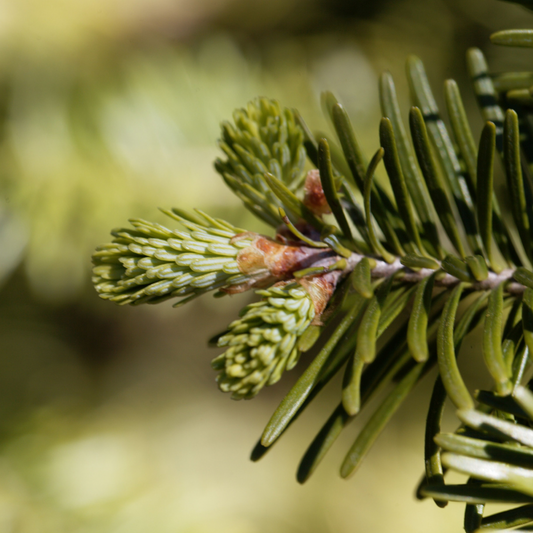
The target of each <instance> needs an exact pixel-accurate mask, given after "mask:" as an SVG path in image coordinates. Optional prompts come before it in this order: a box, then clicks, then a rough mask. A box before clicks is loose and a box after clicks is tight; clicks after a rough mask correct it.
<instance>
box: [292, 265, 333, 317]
mask: <svg viewBox="0 0 533 533" xmlns="http://www.w3.org/2000/svg"><path fill="white" fill-rule="evenodd" d="M341 277H342V271H340V270H333V271H332V272H326V273H325V274H320V275H318V276H313V277H312V278H302V279H300V280H299V283H300V285H302V287H303V288H304V289H305V290H306V291H307V292H308V293H309V296H311V300H312V301H313V305H314V306H315V318H314V320H313V322H312V324H313V325H317V326H319V325H322V322H321V321H320V315H321V314H322V313H323V312H324V309H325V308H326V306H327V305H328V302H329V300H330V298H331V297H332V296H333V293H334V292H335V288H336V287H337V283H338V282H339V279H340V278H341Z"/></svg>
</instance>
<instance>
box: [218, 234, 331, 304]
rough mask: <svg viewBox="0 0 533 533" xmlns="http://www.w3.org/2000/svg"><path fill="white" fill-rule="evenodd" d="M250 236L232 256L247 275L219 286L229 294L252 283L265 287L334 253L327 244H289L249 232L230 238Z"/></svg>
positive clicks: (234, 240) (255, 285)
mask: <svg viewBox="0 0 533 533" xmlns="http://www.w3.org/2000/svg"><path fill="white" fill-rule="evenodd" d="M254 236H255V238H254V240H253V241H252V243H251V244H250V245H249V246H247V247H246V248H243V249H242V250H241V251H240V252H239V253H238V254H237V257H236V260H237V264H238V266H239V270H240V271H241V272H242V273H243V274H245V275H246V276H248V279H247V280H246V281H244V282H243V283H241V284H239V285H232V286H231V287H227V288H224V289H222V290H223V291H225V292H227V293H229V294H234V293H238V292H243V291H246V290H248V289H250V288H252V287H256V288H262V287H267V286H269V285H271V284H273V283H275V282H276V281H283V280H287V279H290V278H292V275H293V273H294V272H296V271H297V270H302V269H304V268H308V267H309V266H311V265H313V264H315V263H316V262H317V261H320V260H322V259H327V258H330V257H331V258H333V257H335V254H334V252H333V251H332V250H330V249H328V248H311V247H307V246H291V245H287V244H282V243H280V242H276V241H274V240H272V239H269V238H268V237H264V236H263V235H259V234H256V233H251V232H246V233H240V234H238V235H236V236H235V237H234V238H233V239H232V242H236V241H238V240H240V239H244V238H246V239H250V238H251V237H254Z"/></svg>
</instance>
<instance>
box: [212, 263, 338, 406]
mask: <svg viewBox="0 0 533 533" xmlns="http://www.w3.org/2000/svg"><path fill="white" fill-rule="evenodd" d="M341 275H342V274H341V272H340V271H333V272H328V273H326V274H322V275H320V276H315V277H313V278H310V279H307V280H305V281H304V280H300V281H299V282H296V281H290V282H279V283H277V284H276V285H274V286H272V287H270V288H269V289H266V290H258V291H256V294H259V295H261V296H263V299H262V300H261V301H260V302H257V303H253V304H250V305H248V306H246V307H245V308H244V309H243V311H242V313H241V318H239V319H238V320H235V321H234V322H232V323H231V324H230V325H229V327H228V332H227V333H226V334H225V335H223V336H222V337H220V338H219V340H218V346H220V347H227V350H226V351H225V352H224V353H223V354H221V355H219V356H218V357H216V358H215V359H214V360H213V362H212V366H213V368H214V369H215V370H218V371H220V374H219V375H218V377H217V382H218V385H219V387H220V390H222V391H223V392H231V393H232V398H234V399H236V400H240V399H242V398H246V399H249V398H253V397H254V396H255V395H256V394H257V393H258V392H259V391H260V390H261V389H262V388H263V387H265V386H267V385H272V384H274V383H276V382H277V381H278V380H279V379H280V377H281V375H282V374H283V372H284V371H285V370H290V369H291V368H293V367H294V366H295V365H296V363H297V362H298V360H299V359H300V355H301V352H300V350H299V348H298V339H299V338H300V337H301V335H302V334H303V333H304V331H305V330H306V329H307V328H308V326H309V325H310V324H311V323H313V322H317V321H318V320H319V317H320V314H321V313H322V311H323V310H324V308H325V307H326V305H327V302H328V301H329V298H330V297H331V295H332V294H333V291H334V290H335V286H336V284H337V281H338V280H339V279H340V277H341Z"/></svg>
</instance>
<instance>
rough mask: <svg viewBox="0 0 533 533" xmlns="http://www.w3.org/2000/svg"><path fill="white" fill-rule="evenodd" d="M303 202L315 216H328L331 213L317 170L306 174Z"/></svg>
mask: <svg viewBox="0 0 533 533" xmlns="http://www.w3.org/2000/svg"><path fill="white" fill-rule="evenodd" d="M303 202H304V205H305V206H306V207H308V208H309V209H310V210H311V211H313V213H314V214H315V215H329V214H330V213H331V209H330V207H329V205H328V201H327V200H326V196H325V195H324V189H322V183H321V181H320V172H319V171H318V170H317V169H313V170H310V171H309V172H308V173H307V176H306V178H305V184H304V200H303Z"/></svg>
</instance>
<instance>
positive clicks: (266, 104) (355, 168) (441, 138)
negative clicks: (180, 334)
mask: <svg viewBox="0 0 533 533" xmlns="http://www.w3.org/2000/svg"><path fill="white" fill-rule="evenodd" d="M522 3H524V4H527V3H526V2H522ZM493 41H494V42H495V43H497V44H506V45H512V46H530V43H531V42H532V40H531V32H528V31H518V32H517V31H514V32H500V33H498V34H496V35H495V36H493ZM467 63H468V68H469V71H470V74H471V76H472V82H473V87H474V92H475V93H476V96H477V98H478V102H479V104H480V108H481V112H482V115H483V116H484V118H485V120H486V123H485V126H484V128H483V131H482V134H481V137H480V140H479V143H478V145H477V146H476V142H475V140H474V135H473V133H472V130H471V127H470V125H469V123H468V120H467V118H466V113H465V110H464V106H463V103H462V99H461V94H460V92H459V89H458V87H457V84H455V82H454V81H453V80H448V81H447V82H446V83H445V97H446V111H447V115H448V117H449V121H450V125H451V128H448V127H447V126H446V123H445V121H444V119H443V118H442V114H441V111H440V110H439V108H438V107H437V103H436V99H435V98H434V96H433V92H432V89H431V87H430V85H429V83H428V79H427V75H426V72H425V68H424V65H423V63H422V62H421V60H420V59H418V58H416V57H411V58H409V59H408V61H407V77H408V82H409V86H410V89H411V96H412V101H413V104H414V106H413V107H412V108H411V110H410V112H409V120H408V123H409V129H407V128H406V127H405V125H404V123H403V119H402V116H401V111H400V107H399V104H398V100H397V96H396V89H395V85H394V81H393V79H392V76H390V74H384V75H383V76H382V77H381V79H380V84H379V92H380V100H381V107H382V114H383V118H382V120H381V122H380V125H379V134H380V144H381V146H380V147H379V148H378V149H377V151H376V153H375V155H374V157H373V159H372V160H371V162H370V164H367V161H366V159H365V157H364V156H363V154H362V152H361V150H360V148H359V145H358V143H357V140H356V135H355V131H354V127H353V126H352V124H351V121H350V119H349V117H348V114H347V113H346V110H345V109H344V107H343V106H342V104H341V103H340V102H338V101H337V100H336V98H335V97H334V96H333V95H332V94H331V93H325V94H324V96H323V104H324V108H325V110H326V113H327V114H328V116H329V118H330V119H331V123H332V125H333V128H334V130H335V134H336V136H337V141H338V142H339V144H340V150H339V149H336V148H335V142H336V141H335V140H334V139H326V138H323V137H320V138H318V139H317V138H315V137H314V136H313V134H312V132H311V130H310V129H309V127H308V126H307V125H306V124H305V122H304V120H303V118H302V117H301V116H300V115H299V114H298V112H297V111H295V110H287V109H282V108H281V106H280V105H279V104H278V103H277V102H274V101H271V100H268V99H266V98H260V99H257V100H255V101H254V102H252V103H250V104H249V105H248V107H247V108H246V109H242V110H238V111H236V113H235V115H234V121H235V125H231V124H229V123H224V124H223V126H222V140H221V142H220V147H221V149H222V150H223V152H224V154H225V156H226V159H225V160H217V162H216V163H215V167H216V169H217V171H218V172H219V173H220V174H221V175H222V177H223V179H224V180H225V182H226V183H227V185H228V186H229V187H230V188H231V190H232V191H233V192H235V194H236V195H237V196H238V197H239V198H240V199H241V200H242V201H243V203H244V205H245V207H246V208H247V209H249V210H250V211H252V212H253V213H254V214H256V215H257V216H258V217H259V218H260V219H262V220H263V221H265V222H267V223H268V224H270V225H271V226H272V227H274V228H275V229H276V232H277V233H276V236H275V237H274V238H270V237H266V236H262V235H257V234H253V233H250V232H246V231H244V230H240V229H238V228H234V227H233V226H231V225H230V224H228V223H227V222H223V221H220V220H218V219H217V220H215V219H212V218H210V217H208V216H207V215H205V214H203V213H201V212H197V214H196V215H187V216H186V215H184V214H183V213H181V212H178V211H174V212H167V214H169V215H170V216H173V217H174V218H175V219H176V220H177V221H178V222H180V224H181V225H182V226H184V227H185V228H186V230H187V231H181V230H169V229H167V228H163V227H162V226H159V225H155V224H150V223H147V222H144V221H138V220H133V221H132V225H133V226H134V229H133V230H131V229H130V230H116V231H115V232H114V233H113V235H114V237H115V239H114V240H113V243H111V244H109V245H105V246H104V247H101V248H100V249H99V250H98V251H97V252H96V253H95V256H94V263H95V268H94V281H95V285H96V288H97V290H98V292H99V293H100V295H101V296H102V297H103V298H105V299H110V300H112V301H115V302H117V303H132V304H135V303H143V302H149V303H152V302H158V301H162V300H164V299H167V298H171V297H178V298H181V300H180V302H179V303H183V302H185V301H188V300H190V299H192V298H194V297H196V296H199V295H201V294H203V293H205V292H207V291H208V290H212V289H218V291H219V292H218V293H217V294H224V293H230V294H231V293H233V292H239V291H242V290H248V289H256V294H258V296H260V297H262V299H261V301H259V302H257V303H253V304H250V305H248V306H247V307H245V308H244V309H243V311H242V312H241V317H240V318H239V319H237V320H235V321H233V322H232V323H231V324H230V325H229V327H228V329H227V330H226V331H225V332H223V333H222V334H220V335H218V336H217V337H216V344H217V345H218V346H219V347H221V348H224V349H225V352H224V353H222V354H221V355H219V356H218V357H216V358H215V359H214V361H213V367H214V368H215V370H217V371H218V372H219V375H218V378H217V380H218V383H219V386H220V388H221V390H223V391H226V392H231V393H232V396H233V397H234V398H235V399H240V398H251V397H253V396H255V395H256V394H257V393H258V392H259V391H260V390H261V388H263V387H264V386H266V385H272V384H274V383H275V382H277V381H278V380H279V379H280V377H281V375H282V373H283V372H284V371H285V370H289V369H291V368H292V367H293V366H294V365H295V364H296V363H297V362H298V360H299V358H300V356H301V354H302V353H305V352H307V351H310V350H311V348H312V347H313V346H314V345H315V343H316V341H317V339H319V340H320V342H318V344H317V346H318V348H317V349H313V350H311V351H310V355H311V357H310V362H309V364H308V366H307V367H306V368H305V369H304V370H303V372H302V374H301V376H300V377H299V379H298V380H297V382H296V383H295V385H294V386H293V387H292V388H291V390H290V391H289V392H288V394H287V395H286V396H285V398H284V399H283V400H282V401H281V403H280V405H279V407H278V408H277V409H276V411H275V412H274V414H273V415H272V417H271V419H270V421H269V422H268V423H267V425H266V427H265V430H264V432H263V434H262V436H261V438H260V440H259V441H258V443H257V445H256V447H255V448H254V450H253V452H252V459H253V460H258V459H260V458H261V457H263V456H264V455H265V453H266V452H267V451H268V450H269V449H270V448H271V447H272V446H273V444H274V443H275V442H277V441H278V440H279V438H280V437H281V436H282V435H283V434H284V432H285V431H286V429H287V428H288V427H289V426H290V425H291V424H293V423H294V422H295V421H296V419H297V418H298V416H299V415H300V414H301V413H302V412H303V411H304V410H305V409H306V407H307V406H308V405H309V404H310V403H311V402H312V401H313V399H314V398H315V397H316V396H317V395H318V394H319V393H320V391H321V390H322V389H323V388H324V386H325V385H326V384H327V383H328V382H329V381H330V380H331V379H332V378H333V377H334V376H335V375H336V374H337V373H338V372H339V371H340V370H341V369H342V368H343V367H344V378H343V382H342V389H341V391H340V393H339V396H340V398H339V404H338V405H337V407H336V408H335V409H334V411H333V412H332V414H331V416H330V417H329V418H328V420H327V421H326V422H325V424H324V426H323V427H322V429H320V431H319V432H318V434H317V436H316V438H315V439H314V440H313V442H312V443H311V445H310V447H309V448H308V450H307V451H306V453H305V454H304V457H303V459H302V462H301V464H300V467H299V469H298V475H297V478H298V480H299V481H300V482H304V481H306V480H307V479H308V478H309V476H310V475H311V474H312V472H313V471H314V470H315V469H316V468H317V466H318V464H319V463H320V461H321V460H322V458H323V457H324V455H325V454H326V453H327V451H328V450H329V449H330V448H331V446H332V444H333V443H334V442H335V440H336V439H337V437H338V436H339V435H340V433H341V432H342V431H343V430H344V429H345V428H346V427H347V426H348V425H349V422H350V421H352V420H354V419H355V417H356V416H358V414H359V413H360V412H362V411H363V410H365V409H367V408H368V404H369V401H370V399H371V398H372V397H374V396H375V395H377V394H378V393H379V392H385V395H384V397H383V398H382V400H381V403H379V404H378V405H377V406H375V410H374V412H373V413H372V414H371V415H370V417H369V418H368V420H367V422H366V423H365V424H364V425H363V427H362V428H361V429H360V431H359V433H358V435H357V436H356V438H355V441H354V443H353V445H352V446H351V448H350V449H349V451H348V453H347V455H346V457H345V459H344V461H343V462H342V466H341V475H342V476H343V477H349V476H351V475H352V474H353V473H354V472H355V471H356V470H357V468H358V467H359V466H360V464H361V462H362V460H363V459H364V458H365V456H366V455H367V453H368V451H369V449H370V447H371V446H372V444H373V443H374V442H375V440H376V438H377V437H378V436H379V434H380V432H381V431H382V430H383V428H384V427H385V425H386V423H387V422H388V421H389V420H390V418H391V417H392V416H393V414H394V413H395V412H396V410H397V409H398V408H399V406H400V405H401V403H402V402H403V401H404V399H405V398H406V397H407V395H408V394H409V393H410V391H411V390H412V389H413V388H414V387H415V386H416V384H417V383H418V382H419V381H420V380H421V379H422V378H423V377H424V376H425V375H426V374H427V372H428V371H429V370H430V369H431V368H432V367H434V366H437V367H438V370H439V376H438V378H437V380H436V382H435V386H434V390H433V394H432V397H431V399H430V400H429V401H428V405H429V410H428V417H427V422H426V441H425V464H426V472H425V475H424V479H423V481H422V483H421V485H420V487H419V490H418V495H419V497H421V498H422V497H432V498H434V499H435V500H436V501H437V503H438V504H439V505H441V506H443V505H445V504H446V503H447V502H448V501H463V502H466V503H467V507H466V514H465V528H466V530H467V531H474V530H475V529H476V528H484V527H492V528H494V527H496V526H498V527H500V526H501V527H503V526H508V527H511V526H512V527H514V526H516V525H522V524H525V523H528V522H532V521H533V513H531V506H532V505H533V499H532V498H533V489H532V486H533V485H532V481H531V480H532V479H533V475H532V474H531V472H533V470H532V469H531V455H532V453H533V452H532V451H531V450H532V449H533V438H532V437H531V435H532V431H531V429H530V428H529V426H530V424H531V420H532V419H533V399H532V398H533V396H532V395H531V393H530V392H529V390H528V388H527V387H529V388H531V382H526V386H525V387H524V386H523V385H521V383H522V381H525V378H524V376H526V375H527V371H528V369H529V368H530V366H531V357H530V353H531V350H533V268H532V266H533V232H532V228H533V212H532V211H531V209H529V207H528V206H530V205H531V203H532V201H533V185H532V183H531V180H530V174H531V168H532V165H533V133H532V131H531V129H530V124H531V119H532V110H533V104H532V100H531V96H530V89H529V85H530V82H531V80H532V79H533V74H530V73H526V74H524V73H518V74H513V73H504V74H499V75H497V76H491V75H490V74H489V73H488V70H487V65H486V61H485V59H484V57H483V55H482V53H481V52H480V51H479V50H471V51H469V52H468V54H467ZM340 154H342V156H341V155H340ZM304 155H307V157H308V159H309V160H310V161H311V163H312V164H313V165H314V166H315V167H316V168H315V169H313V170H311V171H309V172H308V173H307V174H306V173H305V172H304V162H305V157H304ZM497 155H499V156H500V157H501V158H502V159H503V163H504V173H505V181H506V191H507V192H506V194H507V195H508V199H507V201H499V200H500V198H498V197H499V196H500V194H496V192H495V190H494V172H495V165H494V158H495V157H496V156H497ZM341 157H343V158H344V160H342V159H341ZM381 161H383V163H384V167H385V170H386V175H387V178H388V180H389V184H388V185H390V187H385V186H384V185H383V183H382V180H381V179H380V178H379V177H376V178H375V177H374V174H375V173H376V171H378V167H379V165H380V162H381ZM388 190H390V191H391V192H392V194H390V193H388V192H387V191H388ZM361 199H362V200H361ZM508 206H509V207H508ZM257 289H259V290H257ZM409 308H410V309H411V313H410V314H407V313H404V311H405V310H406V309H409ZM407 315H408V316H407ZM393 323H394V324H395V326H394V328H395V329H394V330H392V333H391V329H390V326H391V324H393ZM323 324H325V325H326V326H327V327H323ZM480 325H482V327H483V343H482V344H483V345H482V351H483V355H484V361H485V365H486V367H487V369H488V371H489V373H490V375H491V377H492V378H493V381H494V391H482V392H479V393H476V394H472V393H471V391H470V390H469V387H468V383H466V382H465V380H464V378H463V376H462V374H461V372H460V369H459V366H458V365H457V355H458V353H459V350H460V347H461V344H462V342H463V341H464V339H465V337H466V336H467V335H468V333H469V332H471V331H472V330H473V329H475V328H476V327H478V326H480ZM385 333H387V341H386V342H383V341H381V339H382V336H383V335H384V334H385ZM447 398H449V399H450V400H451V401H452V403H453V404H454V406H455V407H456V408H457V409H458V412H457V414H458V418H459V420H460V423H461V425H460V427H459V429H458V430H457V431H456V432H455V433H454V434H446V435H444V434H441V433H440V421H441V418H442V414H443V410H444V406H445V401H446V399H447ZM446 469H451V470H455V471H458V472H461V473H463V474H466V475H467V476H469V479H468V481H467V482H466V483H465V484H464V485H446V478H445V472H446ZM492 502H500V503H527V504H528V506H526V507H519V508H517V509H513V510H511V511H506V512H505V513H498V514H496V515H493V516H489V517H487V518H484V517H483V513H484V507H483V506H484V505H485V504H487V503H492Z"/></svg>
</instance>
